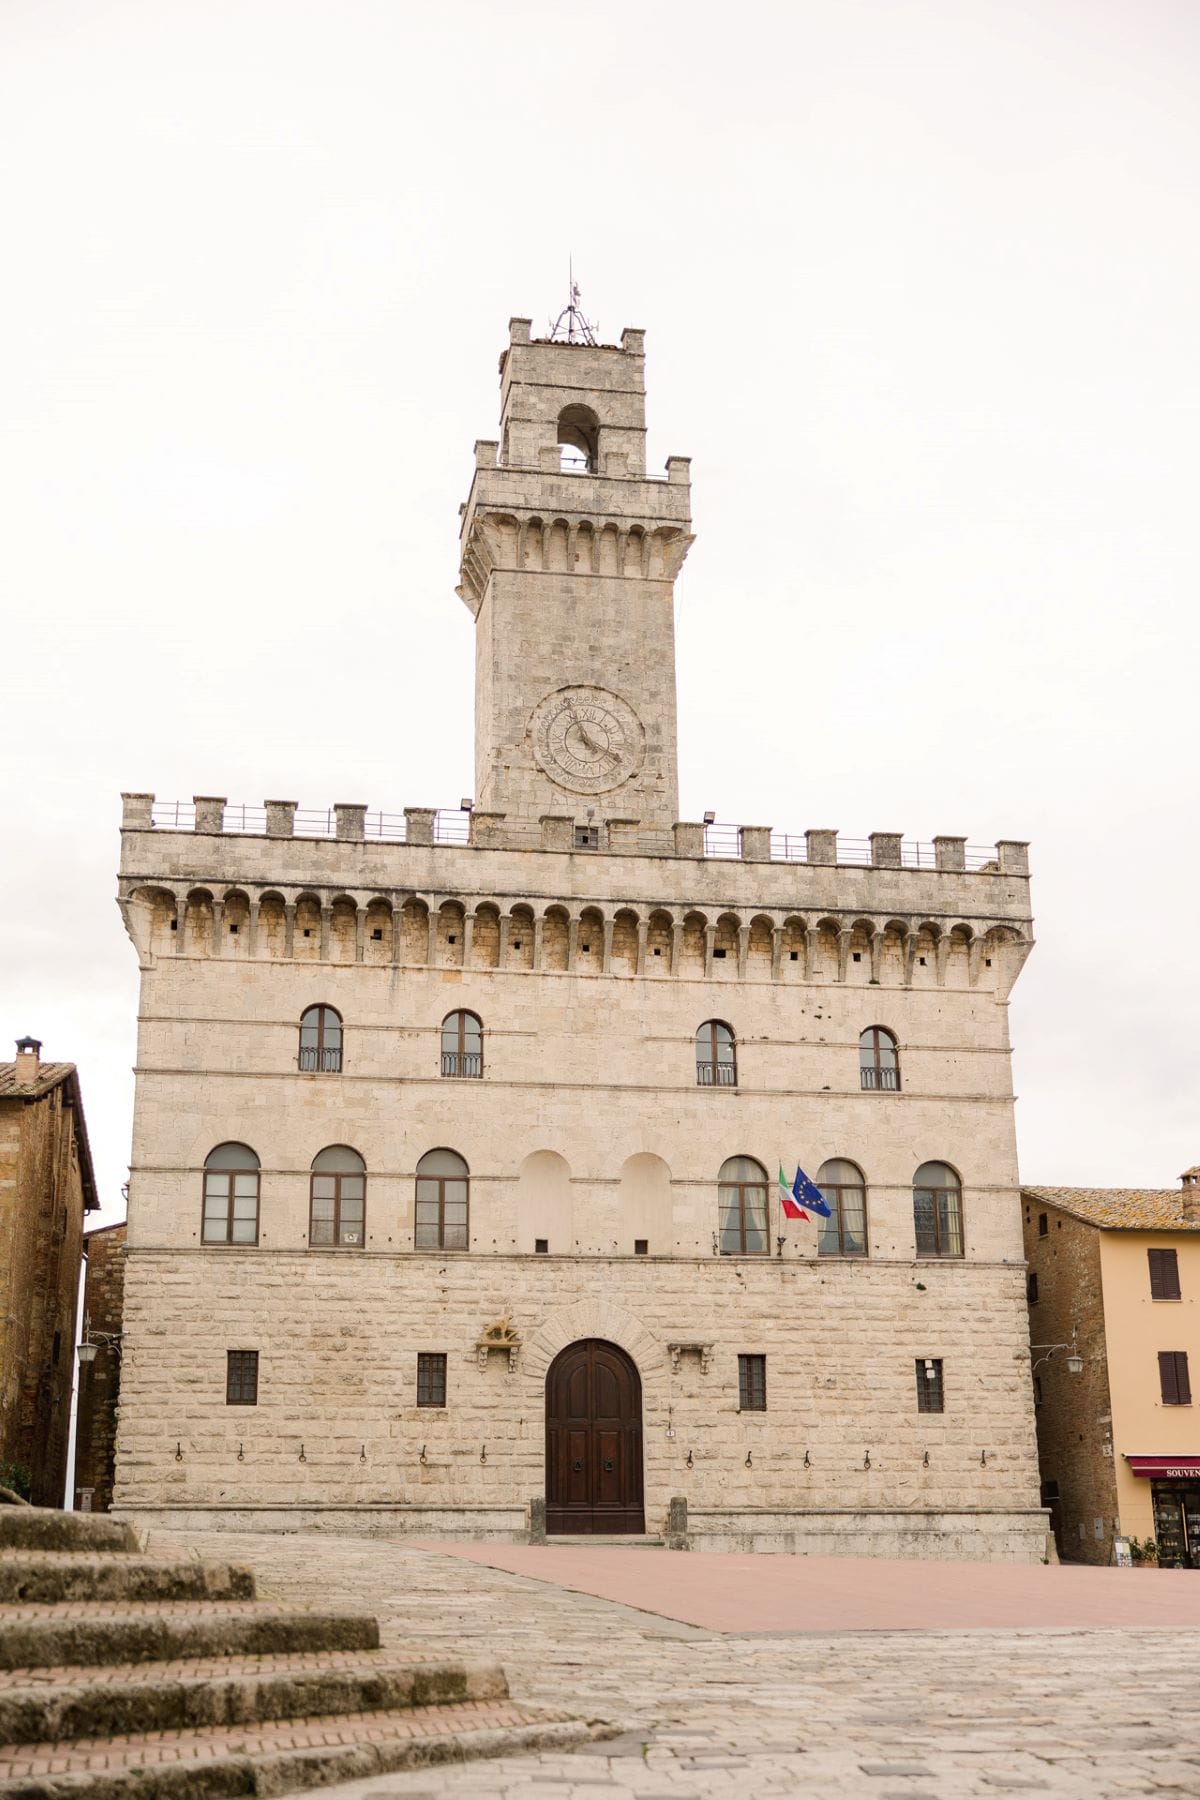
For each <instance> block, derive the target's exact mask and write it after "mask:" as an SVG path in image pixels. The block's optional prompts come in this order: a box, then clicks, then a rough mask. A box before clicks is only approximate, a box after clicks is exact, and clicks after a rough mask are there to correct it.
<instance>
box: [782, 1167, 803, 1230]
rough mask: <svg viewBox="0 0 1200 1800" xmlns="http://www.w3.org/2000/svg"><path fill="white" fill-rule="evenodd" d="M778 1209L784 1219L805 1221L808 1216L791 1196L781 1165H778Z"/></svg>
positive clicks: (793, 1196) (792, 1195) (793, 1195)
mask: <svg viewBox="0 0 1200 1800" xmlns="http://www.w3.org/2000/svg"><path fill="white" fill-rule="evenodd" d="M779 1209H780V1211H781V1212H782V1214H783V1216H784V1218H785V1219H807V1217H808V1214H807V1213H806V1212H805V1210H804V1208H803V1207H802V1206H801V1204H800V1202H799V1201H798V1200H797V1198H796V1196H795V1194H793V1192H792V1189H791V1185H790V1183H789V1181H788V1178H787V1176H786V1175H785V1174H784V1172H783V1164H782V1163H780V1165H779Z"/></svg>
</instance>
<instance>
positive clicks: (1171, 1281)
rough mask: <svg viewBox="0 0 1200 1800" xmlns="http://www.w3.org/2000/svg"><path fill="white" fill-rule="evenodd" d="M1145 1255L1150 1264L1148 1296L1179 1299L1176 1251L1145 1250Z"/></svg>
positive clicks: (1159, 1298) (1156, 1298)
mask: <svg viewBox="0 0 1200 1800" xmlns="http://www.w3.org/2000/svg"><path fill="white" fill-rule="evenodd" d="M1146 1257H1147V1260H1148V1261H1149V1264H1150V1298H1151V1299H1152V1300H1178V1299H1180V1298H1181V1295H1180V1292H1179V1256H1178V1253H1177V1252H1176V1251H1174V1250H1147V1252H1146Z"/></svg>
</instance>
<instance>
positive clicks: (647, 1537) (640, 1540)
mask: <svg viewBox="0 0 1200 1800" xmlns="http://www.w3.org/2000/svg"><path fill="white" fill-rule="evenodd" d="M666 1543H667V1540H666V1538H664V1537H655V1536H653V1535H652V1534H650V1533H647V1532H637V1533H634V1532H630V1533H629V1535H628V1536H627V1537H625V1536H618V1535H617V1534H616V1533H614V1534H613V1535H612V1536H611V1537H601V1536H600V1535H599V1534H597V1535H596V1536H590V1535H589V1536H585V1535H583V1534H582V1533H581V1534H579V1535H576V1534H575V1533H573V1532H561V1531H556V1532H553V1533H551V1534H548V1535H547V1537H546V1547H547V1549H551V1550H552V1549H553V1548H554V1546H555V1545H556V1544H558V1545H560V1546H565V1547H567V1548H569V1549H571V1550H600V1549H605V1550H613V1549H616V1550H663V1549H665V1548H666Z"/></svg>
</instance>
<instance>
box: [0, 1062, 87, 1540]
mask: <svg viewBox="0 0 1200 1800" xmlns="http://www.w3.org/2000/svg"><path fill="white" fill-rule="evenodd" d="M96 1205H97V1200H96V1184H95V1178H94V1176H93V1173H92V1164H91V1156H90V1153H89V1150H88V1142H87V1131H86V1127H85V1125H84V1118H83V1105H82V1102H81V1100H80V1095H79V1080H78V1077H77V1075H76V1073H75V1066H74V1064H73V1063H44V1062H42V1060H41V1045H40V1044H39V1043H38V1042H37V1041H36V1039H34V1038H23V1039H21V1041H20V1043H19V1044H18V1046H17V1056H16V1060H15V1062H11V1063H0V1480H7V1481H9V1482H10V1483H13V1484H15V1485H17V1486H18V1487H20V1488H21V1489H26V1488H27V1489H28V1492H29V1497H30V1498H31V1499H32V1500H33V1502H34V1504H35V1505H37V1506H61V1505H62V1502H63V1495H64V1489H65V1486H66V1479H67V1443H68V1439H69V1434H70V1419H71V1380H72V1371H73V1369H74V1362H75V1320H76V1314H77V1309H78V1294H79V1271H80V1263H81V1261H82V1256H83V1248H82V1246H83V1220H84V1214H85V1212H87V1211H90V1210H92V1209H94V1208H95V1206H96ZM3 1471H6V1472H7V1473H4V1472H3Z"/></svg>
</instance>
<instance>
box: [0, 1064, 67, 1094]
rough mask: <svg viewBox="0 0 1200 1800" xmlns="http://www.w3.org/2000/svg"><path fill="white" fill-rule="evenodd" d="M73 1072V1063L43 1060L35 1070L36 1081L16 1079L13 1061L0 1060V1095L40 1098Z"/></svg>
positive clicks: (15, 1068)
mask: <svg viewBox="0 0 1200 1800" xmlns="http://www.w3.org/2000/svg"><path fill="white" fill-rule="evenodd" d="M74 1073H75V1064H74V1063H52V1062H44V1063H43V1064H42V1065H41V1067H40V1068H39V1070H38V1072H37V1079H36V1081H18V1080H17V1065H16V1063H15V1062H7V1063H6V1062H0V1097H2V1098H4V1099H6V1100H7V1099H8V1098H9V1097H10V1096H11V1095H13V1094H15V1095H17V1097H18V1098H19V1099H39V1100H40V1099H41V1097H42V1095H43V1094H48V1093H49V1092H50V1090H51V1088H56V1087H57V1086H58V1084H59V1082H60V1081H65V1080H66V1079H67V1076H68V1075H73V1074H74Z"/></svg>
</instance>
